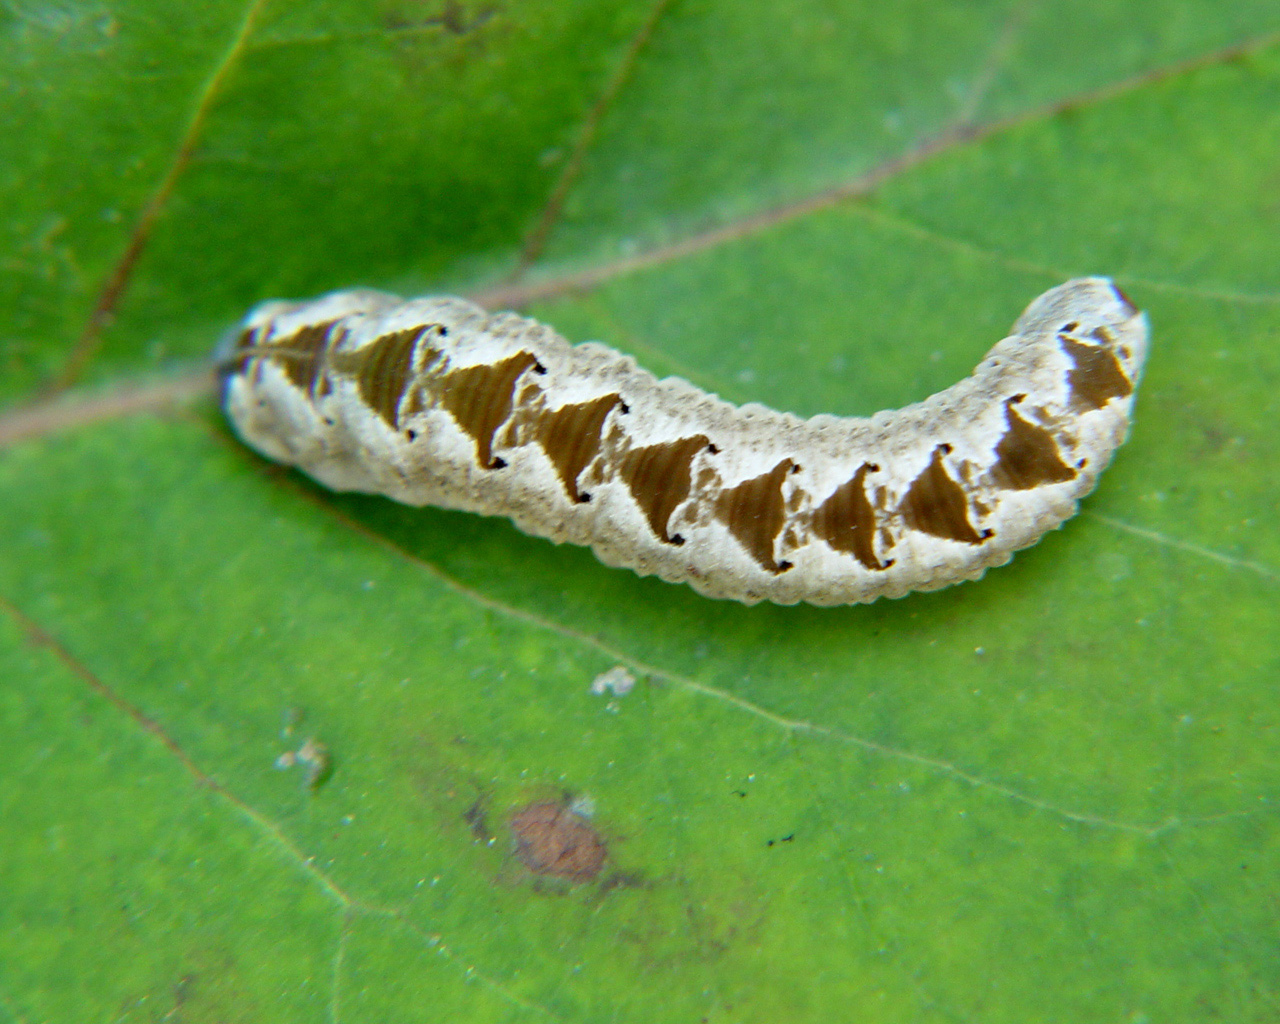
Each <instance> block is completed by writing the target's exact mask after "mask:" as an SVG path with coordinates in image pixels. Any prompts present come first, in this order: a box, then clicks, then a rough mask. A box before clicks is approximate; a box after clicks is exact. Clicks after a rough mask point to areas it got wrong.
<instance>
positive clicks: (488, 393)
mask: <svg viewBox="0 0 1280 1024" xmlns="http://www.w3.org/2000/svg"><path fill="white" fill-rule="evenodd" d="M537 365H538V360H537V358H536V357H535V356H534V355H533V353H532V352H517V353H516V354H515V355H513V356H509V357H508V358H506V359H503V360H501V361H500V362H497V363H494V364H493V365H492V366H485V365H480V366H468V367H466V368H464V369H461V370H453V371H452V372H450V373H447V374H445V375H444V376H443V377H441V378H440V379H439V380H436V381H433V382H432V384H431V390H432V391H433V392H434V393H435V394H436V395H437V396H438V397H439V400H440V404H441V405H442V406H444V407H445V409H447V410H448V411H449V414H450V415H451V416H452V417H453V418H454V420H456V421H457V424H458V426H460V427H461V428H462V429H463V430H465V431H466V432H467V433H468V434H470V435H471V437H472V439H473V440H474V441H475V443H476V457H477V460H478V461H479V463H480V466H481V468H483V469H501V468H502V467H503V466H505V465H506V462H504V461H503V460H502V459H495V458H494V457H493V435H494V434H495V433H497V430H498V428H499V427H500V426H502V424H503V423H504V422H505V421H506V419H507V417H508V416H510V415H511V405H512V396H513V394H514V392H515V385H516V381H517V380H518V379H519V377H520V375H521V374H522V373H524V371H525V370H528V369H531V368H533V367H535V366H537Z"/></svg>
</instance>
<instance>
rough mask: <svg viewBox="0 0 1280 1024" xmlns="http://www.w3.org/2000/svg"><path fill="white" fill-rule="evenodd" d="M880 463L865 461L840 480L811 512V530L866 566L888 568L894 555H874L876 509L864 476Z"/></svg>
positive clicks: (877, 467)
mask: <svg viewBox="0 0 1280 1024" xmlns="http://www.w3.org/2000/svg"><path fill="white" fill-rule="evenodd" d="M879 469H880V467H879V466H877V465H874V464H873V463H870V462H864V463H863V464H862V465H861V466H860V467H858V471H857V472H856V473H854V474H853V479H852V480H850V481H849V482H848V483H844V484H841V485H840V486H839V487H837V488H836V489H835V491H833V492H832V494H831V497H829V498H828V499H827V500H826V501H824V502H823V503H822V504H821V505H819V506H818V507H817V509H816V510H815V511H814V513H813V532H814V533H815V534H817V536H819V537H821V538H822V539H823V540H824V541H826V542H827V544H828V545H830V546H831V547H832V548H833V549H834V550H836V551H843V552H844V553H845V554H849V555H853V557H854V558H856V559H857V560H858V561H859V562H861V563H862V564H863V565H864V566H866V567H867V568H868V569H887V568H889V566H891V565H892V564H893V559H890V560H889V561H887V562H881V561H880V559H879V558H877V557H876V548H875V536H876V513H875V509H874V508H873V507H872V505H871V502H870V501H869V500H868V499H867V488H866V478H867V474H868V473H874V472H877V471H878V470H879Z"/></svg>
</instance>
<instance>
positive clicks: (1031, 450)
mask: <svg viewBox="0 0 1280 1024" xmlns="http://www.w3.org/2000/svg"><path fill="white" fill-rule="evenodd" d="M1026 397H1027V396H1026V395H1014V396H1013V397H1012V398H1010V399H1008V400H1007V401H1006V402H1005V403H1004V415H1005V422H1006V423H1007V424H1008V429H1007V430H1005V432H1004V436H1003V437H1001V438H1000V443H999V444H997V445H996V462H995V465H993V466H992V467H991V480H992V482H993V483H994V484H995V485H996V486H997V487H1003V488H1004V489H1005V490H1009V491H1027V490H1030V489H1031V488H1033V487H1039V486H1040V485H1041V484H1050V483H1063V482H1065V481H1067V480H1074V479H1075V477H1076V471H1075V470H1074V469H1072V468H1071V467H1070V466H1068V465H1067V464H1066V463H1065V462H1063V461H1062V451H1061V449H1059V447H1058V442H1057V441H1055V440H1054V437H1053V434H1051V433H1050V432H1049V431H1047V430H1045V429H1044V427H1042V426H1040V425H1039V424H1036V423H1032V422H1030V421H1029V420H1025V419H1023V418H1022V417H1021V416H1020V415H1018V411H1017V410H1016V409H1015V408H1014V406H1015V405H1017V404H1018V403H1019V402H1021V401H1023V400H1024V399H1025V398H1026ZM976 505H977V503H976V502H975V507H976ZM979 511H985V510H983V509H979Z"/></svg>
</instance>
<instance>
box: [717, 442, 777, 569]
mask: <svg viewBox="0 0 1280 1024" xmlns="http://www.w3.org/2000/svg"><path fill="white" fill-rule="evenodd" d="M794 465H795V463H794V462H792V461H791V460H790V459H783V460H782V461H781V462H779V463H778V464H777V465H776V466H774V467H773V469H771V470H769V472H767V473H762V474H761V475H760V476H757V477H754V478H752V479H751V480H744V481H743V482H742V483H740V484H738V486H737V487H731V488H728V489H727V490H724V491H721V492H720V496H719V497H718V498H716V518H717V519H719V520H720V521H721V522H722V523H724V524H725V526H727V527H728V528H729V532H730V533H732V534H733V535H734V537H736V538H737V539H738V543H740V544H741V545H742V546H743V547H744V548H746V549H747V553H748V554H750V555H751V557H752V558H754V559H755V560H756V561H757V562H759V563H760V566H761V568H763V569H765V570H766V571H767V572H773V573H779V572H783V571H785V570H786V569H789V568H791V565H790V563H788V562H781V563H780V562H775V561H774V557H773V548H774V542H775V541H776V540H777V539H778V534H779V533H781V532H782V526H783V523H785V522H786V517H787V513H786V509H785V508H784V506H783V503H782V482H783V481H784V480H786V478H787V476H788V474H790V473H791V471H792V467H793V466H794Z"/></svg>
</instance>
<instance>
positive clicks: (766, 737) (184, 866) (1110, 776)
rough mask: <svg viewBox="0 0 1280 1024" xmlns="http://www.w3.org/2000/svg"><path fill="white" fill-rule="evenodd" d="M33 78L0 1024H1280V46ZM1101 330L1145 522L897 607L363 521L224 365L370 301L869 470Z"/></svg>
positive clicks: (1063, 11)
mask: <svg viewBox="0 0 1280 1024" xmlns="http://www.w3.org/2000/svg"><path fill="white" fill-rule="evenodd" d="M845 8H847V9H845ZM0 68H3V69H4V70H3V71H2V72H0V83H3V85H4V89H3V91H2V92H0V119H2V120H3V122H4V123H5V124H6V125H9V126H16V127H12V128H11V129H10V130H7V131H6V132H5V133H3V135H0V195H2V196H3V210H4V213H3V214H2V215H0V230H2V231H3V234H2V235H0V261H2V263H0V265H3V267H4V269H5V273H4V275H3V276H0V403H3V404H0V537H3V538H4V539H3V541H2V542H0V543H2V544H3V548H2V549H0V551H2V553H0V679H3V680H4V683H5V685H3V686H2V687H0V723H3V724H2V729H3V735H4V736H5V737H6V745H7V749H6V752H5V757H4V759H3V767H0V821H2V822H3V823H4V842H3V843H0V888H2V889H3V891H4V893H5V896H4V898H3V899H2V900H0V1020H6V1019H12V1020H13V1021H22V1022H26V1021H46V1020H48V1021H60V1020H68V1021H71V1020H75V1021H96V1020H102V1021H151V1020H163V1019H185V1020H219V1021H241V1020H243V1021H258V1020H290V1021H311V1020H315V1021H344V1020H360V1021H380V1020H385V1021H411V1020H422V1021H444V1020H450V1021H452V1020H467V1021H478V1022H479V1021H539V1020H546V1019H550V1020H557V1021H563V1022H567V1024H569V1022H583V1024H585V1022H588V1021H598V1020H617V1021H627V1022H645V1024H648V1022H655V1024H656V1022H668V1021H670V1022H685V1021H698V1020H703V1021H708V1022H729V1021H759V1022H777V1021H788V1022H813V1024H818V1022H828V1021H840V1020H859V1021H867V1022H879V1021H883V1022H886V1024H896V1022H901V1021H929V1022H932V1021H939V1022H944V1021H945V1022H952V1021H983V1022H1004V1021H1007V1022H1010V1024H1015V1022H1016V1024H1022V1022H1025V1021H1029V1020H1045V1021H1064V1022H1066V1021H1071V1022H1079V1021H1095V1020H1096V1021H1104V1020H1105V1021H1135V1022H1136V1021H1142V1020H1153V1021H1154V1020H1178V1021H1187V1022H1191V1021H1197V1022H1198V1021H1205V1022H1208V1021H1217V1020H1224V1021H1225V1020H1230V1021H1264V1020H1270V1019H1274V1017H1275V1016H1276V1013H1277V1012H1278V1011H1280V968H1278V967H1277V964H1280V956H1278V955H1277V954H1278V953H1280V948H1278V947H1280V929H1278V927H1277V925H1276V914H1275V906H1276V899H1277V892H1276V883H1275V878H1276V877H1277V872H1278V870H1280V840H1278V838H1277V818H1276V795H1277V787H1278V785H1280V757H1278V756H1277V754H1278V753H1280V712H1277V708H1276V701H1275V680H1276V678H1277V676H1278V675H1280V655H1278V653H1277V651H1278V648H1277V645H1276V643H1275V637H1276V635H1277V628H1278V627H1280V615H1278V614H1277V607H1280V495H1278V492H1277V485H1276V482H1275V474H1274V471H1273V465H1274V452H1275V450H1276V447H1277V444H1280V434H1278V431H1277V427H1276V423H1277V422H1278V421H1280V401H1278V400H1277V397H1276V395H1277V393H1280V356H1278V355H1277V353H1278V352H1280V345H1278V344H1277V342H1278V341H1280V280H1278V279H1277V274H1276V269H1275V263H1276V261H1275V258H1274V256H1275V241H1274V240H1275V238H1276V237H1277V230H1278V229H1280V198H1278V197H1280V146H1277V144H1276V143H1277V140H1278V139H1280V104H1277V103H1276V102H1275V100H1276V96H1277V95H1280V16H1278V15H1277V13H1276V11H1275V8H1274V5H1273V4H1269V3H1261V2H1259V3H1247V2H1246V3H1234V4H1230V5H1224V4H1216V3H1209V2H1208V0H1203V2H1195V0H1177V2H1175V0H1145V2H1138V0H1132V2H1130V3H1127V4H1126V3H1121V4H1117V3H1114V2H1107V3H1103V2H1101V0H1097V2H1092V0H1089V2H1084V3H1070V4H1068V3H1065V2H1045V3H1039V4H1035V5H1030V4H1012V3H996V2H976V0H975V2H972V3H965V4H944V3H940V2H937V0H915V2H909V3H903V4H892V5H883V4H882V5H852V4H850V5H831V4H828V3H822V2H819V0H796V2H793V3H789V4H777V3H772V4H770V3H763V2H760V3H757V2H754V0H753V2H747V3H743V2H736V0H735V2H729V0H709V2H704V3H691V2H690V3H686V2H683V0H670V2H668V0H660V2H655V3H639V2H622V0H615V2H611V3H600V2H593V0H580V2H565V0H536V2H529V3H523V4H512V3H503V2H473V3H455V2H447V3H440V4H435V3H432V4H427V3H419V2H411V0H383V2H380V3H377V4H368V3H355V2H346V3H343V2H331V0H325V2H323V3H310V4H300V3H292V2H284V0H275V2H273V0H257V2H255V3H249V4H245V3H243V2H242V3H235V4H233V3H224V2H209V3H204V4H196V5H155V4H154V3H151V2H149V0H130V2H114V3H112V2H108V3H101V4H83V5H69V6H62V7H59V6H55V5H48V4H40V3H35V2H34V0H15V2H14V3H11V4H9V5H8V6H7V7H5V9H4V11H3V12H0ZM1087 273H1101V274H1107V275H1110V276H1112V277H1114V278H1115V279H1116V280H1117V282H1118V283H1119V284H1120V285H1121V286H1122V287H1123V288H1124V289H1125V290H1126V292H1128V293H1129V294H1131V295H1132V296H1133V298H1134V299H1135V301H1137V302H1138V303H1139V304H1140V305H1141V306H1143V307H1144V308H1145V309H1147V311H1148V313H1149V315H1150V318H1151V322H1152V332H1153V333H1152V339H1153V347H1152V354H1151V357H1150V361H1149V363H1148V369H1147V376H1146V379H1145V381H1144V383H1143V385H1142V388H1141V390H1140V392H1139V396H1138V404H1137V411H1136V420H1135V425H1134V429H1133V433H1132V436H1131V439H1130V441H1129V443H1128V444H1127V445H1126V446H1125V447H1124V448H1123V449H1121V451H1120V452H1119V454H1118V456H1117V459H1116V462H1115V465H1114V466H1113V467H1112V468H1111V469H1110V470H1109V471H1108V472H1107V474H1106V475H1105V476H1104V478H1103V480H1102V483H1101V486H1100V487H1099V489H1098V490H1097V491H1096V492H1095V494H1093V495H1092V496H1091V497H1090V498H1089V499H1088V500H1087V501H1086V502H1085V505H1084V509H1083V511H1082V513H1081V515H1080V516H1079V517H1077V518H1076V519H1074V520H1072V521H1071V522H1069V523H1068V524H1067V525H1066V526H1065V527H1064V529H1062V530H1061V531H1058V532H1056V533H1054V534H1052V535H1051V536H1048V537H1046V538H1045V539H1044V540H1043V541H1042V542H1041V544H1039V545H1038V546H1037V547H1035V548H1033V549H1031V550H1029V551H1025V552H1022V553H1020V554H1019V555H1018V556H1017V557H1016V558H1015V560H1014V561H1013V563H1012V564H1011V565H1009V566H1007V567H1004V568H1001V569H998V570H994V571H992V572H991V573H990V574H989V575H988V577H987V578H986V579H984V580H982V581H980V582H978V583H972V584H966V585H963V586H961V587H957V588H953V589H950V590H946V591H942V592H937V593H932V594H924V595H914V596H911V597H909V598H907V599H904V600H901V601H894V602H880V603H878V604H876V605H872V606H863V607H853V608H840V609H814V608H808V607H797V608H777V607H771V606H758V607H752V608H748V607H744V606H740V605H736V604H732V603H723V602H711V601H707V600H705V599H703V598H700V597H698V596H697V595H695V594H694V593H692V592H691V591H688V590H687V589H686V588H680V587H673V586H670V585H667V584H663V583H661V582H658V581H656V580H653V579H639V578H637V577H635V576H634V575H632V574H630V573H627V572H622V571H617V570H612V569H608V568H605V567H604V566H602V565H600V564H598V563H597V562H596V560H595V559H594V558H593V557H592V556H591V555H590V553H589V552H586V551H583V550H579V549H571V548H556V547H553V546H552V545H550V544H547V543H546V542H544V541H541V540H536V539H531V538H528V537H525V536H523V535H521V534H519V533H518V532H517V531H516V530H515V529H514V528H513V527H512V526H511V525H510V524H508V523H506V522H505V521H501V520H486V519H480V518H478V517H474V516H468V515H465V514H460V513H452V512H445V511H441V510H435V509H408V508H404V507H400V506H396V505H394V504H392V503H390V502H387V501H385V500H382V499H378V498H368V497H354V496H346V495H333V494H330V493H328V492H325V491H323V490H321V489H320V488H318V487H316V486H314V485H312V484H310V483H309V482H307V481H306V480H305V479H303V478H301V477H299V476H298V475H296V474H293V473H290V472H287V471H283V470H280V469H278V468H276V467H272V466H269V465H267V464H265V463H264V462H262V461H261V460H260V459H258V458H257V457H256V456H254V455H253V454H252V453H250V452H249V451H247V450H246V449H244V448H243V447H241V446H240V445H239V443H238V442H237V441H236V440H235V439H234V437H233V435H232V434H231V432H230V430H229V428H228V427H227V426H226V425H225V424H224V423H223V422H222V419H221V417H220V414H219V412H218V410H217V408H216V403H215V400H214V398H213V397H212V395H211V393H210V392H208V391H207V390H206V391H205V392H203V393H200V392H199V378H198V377H193V376H192V372H191V370H190V369H189V367H190V366H192V365H194V364H195V363H194V361H198V360H204V359H207V358H208V354H209V353H210V352H211V351H212V349H213V347H214V345H215V344H216V341H217V338H218V337H219V335H220V334H222V333H223V332H224V331H226V330H227V329H228V328H230V327H231V326H232V325H233V324H234V322H235V321H236V320H237V319H238V318H239V317H240V316H241V315H242V314H243V312H244V311H245V310H246V309H247V308H248V307H249V306H250V305H251V304H252V303H254V302H256V301H258V300H261V299H265V298H273V297H280V296H290V297H305V296H309V295H312V294H316V293H319V292H322V291H324V290H326V289H331V288H339V287H350V286H355V285H369V286H375V287H382V288H387V289H390V290H399V291H402V292H405V293H424V292H450V291H456V292H465V293H468V294H472V295H477V296H480V297H482V298H485V299H487V300H489V301H492V302H494V303H501V304H507V303H510V304H516V305H518V306H520V308H522V309H525V310H527V311H529V312H530V313H531V314H532V315H536V316H538V317H539V318H540V319H542V320H544V321H546V322H548V323H550V324H552V325H554V326H555V327H556V329H557V330H559V331H560V332H561V333H563V334H565V335H566V336H567V337H569V338H570V339H571V340H574V341H581V340H586V339H601V340H604V341H606V342H607V343H609V344H612V345H614V346H615V347H617V348H620V349H622V350H625V351H628V352H631V353H633V354H635V355H636V356H637V358H638V359H640V361H641V362H642V363H643V364H644V365H646V366H648V367H649V368H651V369H653V370H655V371H656V372H658V373H678V374H681V375H683V376H686V377H688V378H689V379H691V380H693V381H694V382H695V383H697V384H698V385H700V386H702V387H705V388H707V389H709V390H714V391H717V392H718V393H720V394H721V395H723V396H724V397H726V398H729V399H731V400H734V401H740V402H745V401H761V402H766V403H768V404H771V405H774V406H777V407H781V408H786V409H791V410H794V411H796V412H798V413H803V414H806V415H811V414H814V413H818V412H834V413H843V414H869V413H871V412H874V411H875V410H877V409H881V408H886V407H892V406H896V405H901V404H904V403H907V402H910V401H914V400H918V399H920V398H923V397H925V396H927V395H928V394H931V393H932V392H934V391H936V390H938V389H939V388H942V387H945V386H947V385H949V384H950V383H953V382H954V381H956V380H958V379H959V378H960V377H962V376H963V375H965V374H967V373H968V372H969V371H970V370H971V368H972V367H973V365H974V363H975V362H976V361H977V360H978V358H979V357H980V356H981V354H982V353H983V352H984V351H985V350H986V349H987V348H988V347H989V346H990V345H991V344H992V343H993V342H994V341H995V340H996V339H997V338H999V337H1000V336H1001V335H1002V334H1003V333H1004V332H1005V331H1006V329H1007V328H1008V326H1009V324H1011V323H1012V322H1013V320H1014V319H1015V317H1016V316H1017V315H1018V313H1019V312H1020V311H1021V309H1022V308H1023V306H1025V304H1026V303H1027V302H1028V301H1029V300H1030V299H1031V298H1032V297H1034V296H1035V295H1037V294H1039V293H1040V292H1041V291H1043V290H1044V289H1046V288H1048V287H1050V286H1052V285H1054V284H1056V283H1059V282H1060V281H1062V280H1065V279H1066V278H1068V277H1071V276H1075V275H1080V274H1087ZM183 381H186V382H188V383H187V384H183V383H182V382H183ZM192 381H194V384H192V383H190V382H192ZM175 382H177V383H175ZM68 383H70V384H74V385H75V389H73V390H72V391H70V392H67V393H65V394H63V395H62V396H61V397H59V398H57V399H45V398H42V397H41V396H42V395H43V394H45V392H46V389H47V388H48V387H49V386H50V385H51V384H63V385H65V384H68ZM193 388H194V389H195V390H196V391H197V393H198V397H197V398H195V399H194V400H187V401H185V402H180V403H173V402H170V401H165V400H162V399H163V398H164V396H166V395H169V396H171V395H172V394H175V393H178V392H183V393H189V392H190V391H191V390H192V389H193ZM31 403H36V404H34V405H32V404H31ZM616 666H622V667H624V668H625V669H627V671H628V672H629V673H630V674H631V675H632V676H634V677H635V678H636V679H637V680H638V682H637V685H636V687H635V688H634V689H633V690H632V691H631V692H629V693H626V694H625V695H617V694H612V693H608V692H606V693H603V694H601V693H593V692H592V684H593V681H594V680H595V679H597V677H599V676H600V675H601V674H602V673H604V672H607V671H608V670H610V669H613V668H615V667H616ZM308 740H313V741H314V742H313V744H312V745H311V746H310V747H308V746H307V745H306V741H308ZM317 744H318V745H320V746H322V747H323V749H324V751H325V752H326V753H325V755H324V757H323V758H321V759H320V760H319V761H315V762H314V770H313V771H310V772H309V770H308V767H307V764H305V763H302V764H297V763H295V764H294V766H293V767H287V765H288V762H289V761H290V760H291V759H292V760H293V761H295V762H296V761H297V760H298V758H299V752H300V751H303V752H304V753H303V757H302V759H303V761H304V762H305V761H306V758H307V757H308V756H310V752H311V751H313V750H315V749H318V748H317V746H316V745H317ZM282 755H283V757H282ZM282 766H283V767H282ZM537 804H543V805H548V806H550V807H553V808H556V809H558V810H557V813H563V814H565V815H572V816H573V817H572V820H574V821H577V822H580V823H585V825H586V827H587V828H589V829H591V830H593V831H594V833H595V835H596V836H597V837H598V839H599V841H601V842H603V843H604V844H605V846H606V849H607V857H606V859H605V861H604V865H603V868H602V870H600V871H599V873H598V874H595V875H594V876H593V877H591V878H590V879H587V880H578V881H573V880H569V879H564V878H557V877H554V876H552V875H548V874H539V873H538V872H537V871H535V870H534V868H533V867H531V864H530V857H529V854H528V851H527V850H525V851H523V852H521V851H520V850H518V849H517V837H516V835H515V831H514V829H515V828H516V827H517V825H518V822H517V818H516V816H517V815H518V814H519V813H520V811H521V809H523V808H527V807H529V806H530V805H537ZM570 808H572V810H570ZM513 823H515V824H513ZM535 866H536V865H535Z"/></svg>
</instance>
